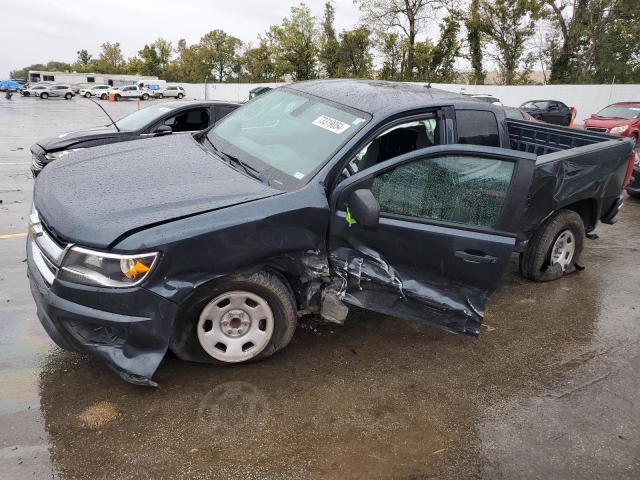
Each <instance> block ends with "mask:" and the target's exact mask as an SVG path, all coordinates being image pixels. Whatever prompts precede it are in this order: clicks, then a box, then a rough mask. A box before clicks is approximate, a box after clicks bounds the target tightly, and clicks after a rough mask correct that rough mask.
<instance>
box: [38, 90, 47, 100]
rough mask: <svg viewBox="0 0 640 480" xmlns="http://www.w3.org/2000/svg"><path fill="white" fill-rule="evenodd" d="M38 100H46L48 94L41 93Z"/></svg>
mask: <svg viewBox="0 0 640 480" xmlns="http://www.w3.org/2000/svg"><path fill="white" fill-rule="evenodd" d="M40 98H42V99H44V100H46V99H47V98H49V94H48V93H44V92H43V93H41V94H40Z"/></svg>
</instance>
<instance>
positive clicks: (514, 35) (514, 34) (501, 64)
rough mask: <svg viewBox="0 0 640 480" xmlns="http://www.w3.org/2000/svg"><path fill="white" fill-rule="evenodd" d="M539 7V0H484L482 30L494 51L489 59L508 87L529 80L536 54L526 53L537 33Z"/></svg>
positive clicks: (481, 9) (481, 7)
mask: <svg viewBox="0 0 640 480" xmlns="http://www.w3.org/2000/svg"><path fill="white" fill-rule="evenodd" d="M540 7H541V5H540V3H539V2H538V1H537V0H483V1H482V3H481V5H480V13H481V16H482V18H483V26H482V31H483V32H484V33H485V34H486V35H487V37H488V39H489V43H490V44H491V46H492V47H493V49H494V51H493V53H491V54H490V57H491V58H492V59H493V60H494V61H495V62H496V64H497V65H498V71H499V75H500V80H501V82H502V83H503V84H505V85H514V84H518V83H525V82H527V81H528V78H529V74H530V73H531V69H532V66H533V55H532V54H527V43H528V42H529V40H530V39H531V38H532V36H533V34H534V33H535V25H536V23H535V22H536V20H537V19H538V18H540V14H541V11H540Z"/></svg>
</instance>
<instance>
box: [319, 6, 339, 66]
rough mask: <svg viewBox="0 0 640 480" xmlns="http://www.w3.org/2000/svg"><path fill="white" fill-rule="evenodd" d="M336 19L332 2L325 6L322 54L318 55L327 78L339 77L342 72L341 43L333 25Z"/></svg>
mask: <svg viewBox="0 0 640 480" xmlns="http://www.w3.org/2000/svg"><path fill="white" fill-rule="evenodd" d="M334 18H335V8H334V7H333V4H332V3H331V2H327V3H325V4H324V17H323V19H322V24H321V26H320V27H321V34H320V35H321V36H320V53H319V55H318V57H319V60H320V63H321V64H322V66H323V67H324V73H325V74H326V76H327V77H329V78H332V77H337V76H338V75H339V72H340V64H341V60H342V59H341V58H340V42H339V41H338V38H337V36H336V29H335V27H334V25H333V22H334Z"/></svg>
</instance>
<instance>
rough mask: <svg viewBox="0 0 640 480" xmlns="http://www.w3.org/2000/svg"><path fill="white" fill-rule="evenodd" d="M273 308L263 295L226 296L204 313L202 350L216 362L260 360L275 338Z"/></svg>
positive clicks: (200, 332) (200, 323)
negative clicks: (259, 355) (261, 354)
mask: <svg viewBox="0 0 640 480" xmlns="http://www.w3.org/2000/svg"><path fill="white" fill-rule="evenodd" d="M273 329H274V318H273V312H272V310H271V307H269V304H268V303H267V301H266V300H265V299H264V298H262V297H261V296H260V295H257V294H255V293H253V292H248V291H244V290H236V291H231V292H225V293H223V294H221V295H218V296H217V297H216V298H214V299H213V300H211V301H210V302H209V303H207V305H206V306H205V307H204V308H203V309H202V312H201V313H200V317H199V319H198V325H197V332H198V341H199V342H200V346H201V347H202V348H203V350H204V351H205V352H207V353H208V354H209V355H211V356H212V357H213V358H215V359H216V360H219V361H221V362H227V363H237V362H244V361H246V360H250V359H252V358H254V357H256V356H257V355H258V354H259V353H260V352H262V350H264V349H265V347H266V346H267V345H268V343H269V340H271V337H272V335H273Z"/></svg>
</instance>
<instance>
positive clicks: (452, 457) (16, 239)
mask: <svg viewBox="0 0 640 480" xmlns="http://www.w3.org/2000/svg"><path fill="white" fill-rule="evenodd" d="M102 104H103V105H104V106H105V107H106V108H108V110H109V111H110V112H112V113H113V114H114V116H115V117H119V116H122V115H124V114H126V113H128V112H131V111H133V110H135V109H136V108H137V105H136V103H135V102H122V103H118V104H109V103H105V102H103V103H102ZM105 120H106V119H105V117H104V114H102V112H100V111H99V110H98V108H97V107H95V106H94V105H90V102H88V101H86V100H84V99H74V100H72V101H69V102H65V101H64V100H51V101H49V102H46V101H41V100H36V99H23V98H19V97H18V98H16V97H14V100H13V101H12V102H11V103H9V102H7V101H6V100H4V99H0V124H2V125H3V135H2V137H0V200H2V203H1V204H0V478H3V479H4V478H7V479H23V478H24V479H27V478H29V479H31V478H38V479H39V478H55V479H143V478H153V479H156V478H173V479H180V478H185V479H186V478H189V479H191V478H193V479H197V478H220V479H226V478H230V479H236V478H237V479H251V478H256V479H257V478H270V479H271V478H282V479H289V478H291V479H294V478H295V479H299V478H300V479H301V478H336V479H337V478H340V479H342V478H399V479H423V478H452V479H457V478H483V479H485V478H486V479H514V478H532V479H533V478H576V479H577V478H585V479H586V478H589V479H594V478H602V479H609V478H629V479H632V478H639V477H640V388H639V387H640V349H639V346H640V306H638V298H639V295H638V293H639V290H640V255H639V250H640V240H639V238H640V201H638V200H635V199H627V200H626V201H625V206H624V208H623V215H622V218H621V221H620V222H619V223H618V224H617V225H614V226H606V225H603V226H600V227H599V229H598V234H599V235H600V238H599V239H598V240H594V241H591V240H588V241H587V247H586V254H585V256H584V262H585V264H586V266H587V268H586V270H585V271H583V272H581V273H579V274H576V275H572V276H570V277H567V278H564V279H562V280H560V281H556V282H552V283H546V284H534V283H530V282H527V281H525V280H523V279H521V278H520V277H519V276H518V274H517V265H516V262H515V259H514V261H513V262H512V263H511V267H510V271H509V272H507V273H506V274H505V277H504V278H503V281H502V284H501V286H500V288H499V290H498V291H497V292H496V293H495V295H494V296H493V298H492V301H491V302H490V304H489V309H488V313H487V316H486V327H484V328H483V329H482V334H481V337H480V339H479V340H475V339H472V338H465V337H461V336H455V335H452V334H447V333H443V332H440V331H439V330H436V329H433V328H429V327H425V326H418V325H415V324H412V323H410V322H406V321H402V320H398V319H394V318H391V317H385V316H382V315H375V314H370V313H367V312H363V311H354V312H352V313H351V314H350V315H349V317H348V319H347V322H346V325H345V326H344V327H337V326H329V325H322V324H318V323H315V322H314V321H312V320H307V321H305V322H303V323H302V324H300V325H299V328H298V330H297V332H296V335H295V337H294V339H293V341H292V343H291V344H290V346H289V347H288V348H286V349H285V350H283V351H282V352H280V353H279V354H277V355H275V356H274V357H272V358H270V359H269V360H267V361H264V362H260V363H253V364H248V365H235V366H230V367H218V366H207V365H198V364H191V363H185V362H181V361H179V360H177V359H176V358H175V357H173V356H168V357H167V358H166V360H165V361H164V363H163V364H162V365H161V367H160V369H159V370H158V372H157V374H156V376H155V377H154V379H155V380H157V381H158V382H159V383H160V388H159V389H147V388H142V387H136V386H133V385H129V384H127V383H124V382H123V381H122V380H120V379H119V378H118V377H117V376H116V375H114V374H113V373H112V372H111V371H110V370H109V369H107V368H106V367H105V366H104V365H103V364H101V363H100V362H97V361H95V360H92V359H90V358H87V357H84V356H81V355H77V354H72V353H67V352H64V351H61V350H59V349H58V348H56V347H55V346H54V345H53V344H52V343H51V341H50V340H49V339H48V338H47V336H46V334H45V333H44V331H43V329H42V328H41V327H40V325H39V323H38V321H37V319H36V315H35V306H34V304H33V301H32V299H31V296H30V293H29V289H28V283H27V279H26V277H25V254H24V243H25V238H24V236H22V235H20V234H22V233H24V232H25V228H26V222H27V215H28V212H29V208H30V197H31V189H32V185H33V181H32V180H31V179H30V176H29V173H28V169H29V162H30V154H29V151H28V148H29V145H30V144H31V143H32V142H33V141H35V140H36V139H38V138H40V137H44V136H48V135H53V134H59V133H62V132H64V131H68V130H71V129H76V128H82V127H86V126H95V125H100V124H104V123H107V121H105ZM14 234H15V235H14Z"/></svg>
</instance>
